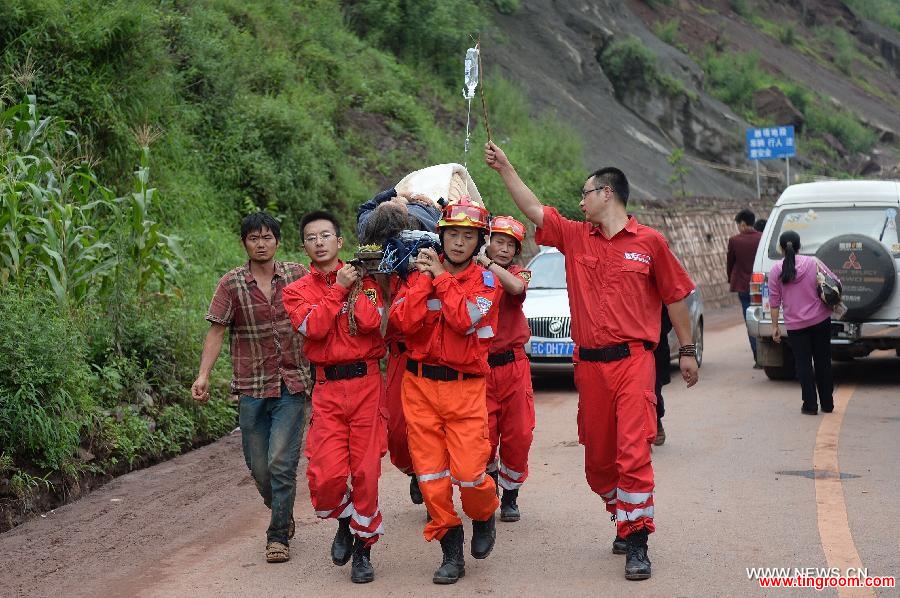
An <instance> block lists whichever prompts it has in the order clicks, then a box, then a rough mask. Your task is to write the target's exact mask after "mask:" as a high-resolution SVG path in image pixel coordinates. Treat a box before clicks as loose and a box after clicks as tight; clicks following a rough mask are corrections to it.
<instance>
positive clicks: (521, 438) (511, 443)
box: [487, 265, 535, 490]
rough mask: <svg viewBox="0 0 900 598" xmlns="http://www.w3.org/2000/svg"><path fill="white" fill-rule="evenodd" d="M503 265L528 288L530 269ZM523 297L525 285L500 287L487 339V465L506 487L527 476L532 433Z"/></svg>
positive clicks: (532, 403)
mask: <svg viewBox="0 0 900 598" xmlns="http://www.w3.org/2000/svg"><path fill="white" fill-rule="evenodd" d="M507 269H508V270H509V272H510V273H512V274H514V275H516V276H518V277H519V278H521V279H522V281H523V282H524V283H525V288H526V289H527V288H528V281H529V280H531V272H530V271H528V270H526V269H525V268H523V267H521V266H516V265H510V266H509V268H507ZM524 301H525V291H522V293H521V294H519V295H511V294H509V293H507V292H506V291H504V290H503V288H502V287H500V311H499V318H498V324H497V334H496V336H494V339H493V341H491V349H490V354H489V355H488V364H489V365H490V366H491V373H490V374H489V375H488V378H487V406H488V424H489V428H490V435H491V457H490V460H489V461H488V471H495V470H499V477H498V480H499V482H500V486H501V487H503V488H505V489H506V490H515V489H517V488H519V487H520V486H521V485H522V484H523V483H524V482H525V480H526V478H528V451H529V450H530V449H531V442H532V440H533V437H534V436H533V431H534V423H535V420H534V390H533V389H532V387H531V367H530V366H529V363H528V356H527V355H525V350H524V349H523V346H524V345H525V342H526V341H527V340H528V339H529V338H530V336H531V330H530V328H529V327H528V320H527V319H526V318H525V313H524V312H523V311H522V303H523V302H524ZM498 445H499V451H498ZM498 456H499V458H500V459H499V463H498V462H497V457H498Z"/></svg>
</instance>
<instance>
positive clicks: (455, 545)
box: [432, 525, 466, 585]
mask: <svg viewBox="0 0 900 598" xmlns="http://www.w3.org/2000/svg"><path fill="white" fill-rule="evenodd" d="M463 536H464V534H463V526H461V525H457V526H456V527H451V528H450V529H448V530H447V533H446V534H444V537H443V538H441V550H442V551H443V552H444V560H443V561H442V562H441V566H440V568H438V570H437V571H435V572H434V577H433V578H432V581H433V582H434V583H439V584H442V585H443V584H451V583H456V582H457V581H459V578H460V577H465V576H466V562H465V560H464V558H463V541H464V538H463Z"/></svg>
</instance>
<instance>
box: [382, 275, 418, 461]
mask: <svg viewBox="0 0 900 598" xmlns="http://www.w3.org/2000/svg"><path fill="white" fill-rule="evenodd" d="M402 284H403V281H402V280H401V279H400V277H399V276H397V275H392V276H391V280H390V288H391V297H396V296H397V294H398V293H399V292H400V288H401V286H402ZM385 341H386V343H387V348H388V358H387V388H386V391H387V410H388V451H390V453H391V463H392V464H393V465H394V467H396V468H397V469H399V470H400V471H402V472H403V473H405V474H406V475H412V474H413V473H414V470H413V462H412V456H411V455H410V454H409V441H408V439H407V437H406V417H404V415H403V403H402V401H401V399H400V389H401V386H402V383H403V372H405V371H406V357H407V354H406V343H405V342H404V340H403V333H401V332H400V330H399V329H398V328H397V327H396V326H393V325H392V324H391V323H390V322H388V327H387V334H385Z"/></svg>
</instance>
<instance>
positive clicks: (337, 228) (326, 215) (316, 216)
mask: <svg viewBox="0 0 900 598" xmlns="http://www.w3.org/2000/svg"><path fill="white" fill-rule="evenodd" d="M316 220H327V221H328V222H330V223H331V224H333V225H334V234H335V235H337V236H338V237H340V236H341V224H340V222H338V219H337V217H336V216H335V215H334V214H332V213H331V212H327V211H325V210H315V211H312V212H310V213H309V214H307V215H306V216H304V217H303V219H302V220H300V238H301V239H302V238H303V237H304V234H303V230H304V229H305V228H306V225H307V224H309V223H310V222H314V221H316Z"/></svg>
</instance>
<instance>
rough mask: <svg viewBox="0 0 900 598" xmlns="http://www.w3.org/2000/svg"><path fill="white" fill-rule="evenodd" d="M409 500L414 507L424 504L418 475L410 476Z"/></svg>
mask: <svg viewBox="0 0 900 598" xmlns="http://www.w3.org/2000/svg"><path fill="white" fill-rule="evenodd" d="M409 500H411V501H412V504H414V505H420V504H422V503H423V502H424V499H423V498H422V490H421V489H420V488H419V478H417V477H416V474H412V475H411V476H409Z"/></svg>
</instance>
